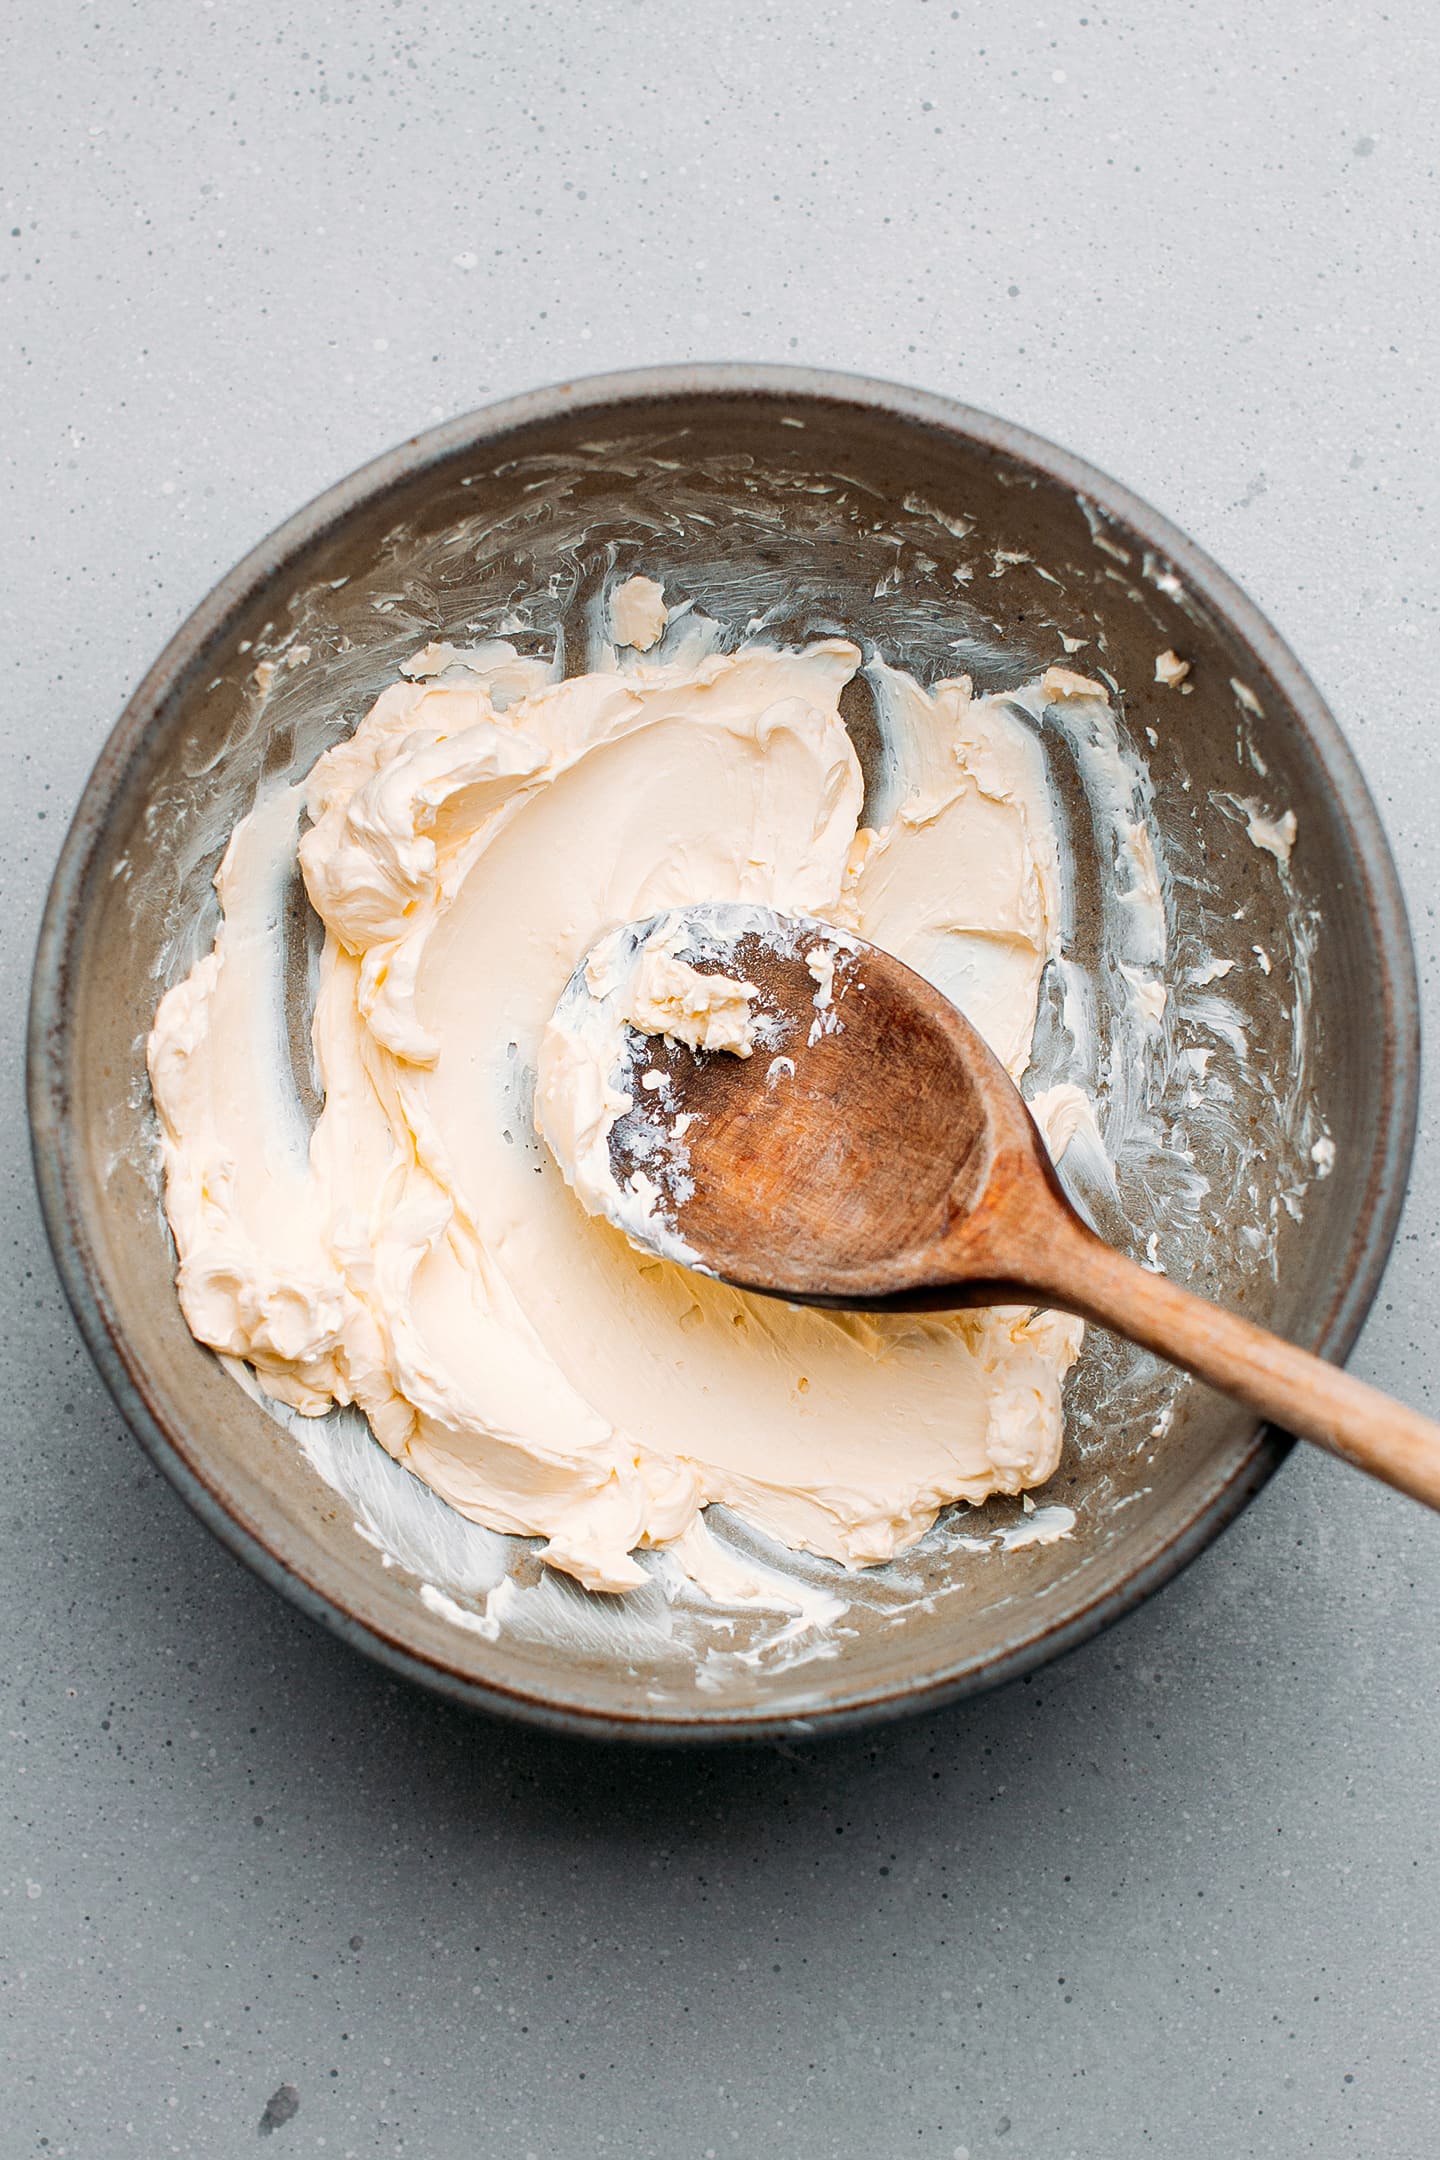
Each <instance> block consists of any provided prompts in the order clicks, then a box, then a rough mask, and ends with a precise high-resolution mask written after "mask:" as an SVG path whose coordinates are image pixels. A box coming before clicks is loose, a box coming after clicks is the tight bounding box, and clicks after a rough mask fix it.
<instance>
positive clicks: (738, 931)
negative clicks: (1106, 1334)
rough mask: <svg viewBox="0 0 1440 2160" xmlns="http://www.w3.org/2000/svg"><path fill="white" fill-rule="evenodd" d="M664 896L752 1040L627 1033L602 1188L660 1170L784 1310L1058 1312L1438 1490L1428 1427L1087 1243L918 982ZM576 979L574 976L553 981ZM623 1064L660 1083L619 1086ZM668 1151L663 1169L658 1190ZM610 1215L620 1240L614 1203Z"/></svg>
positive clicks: (838, 939)
mask: <svg viewBox="0 0 1440 2160" xmlns="http://www.w3.org/2000/svg"><path fill="white" fill-rule="evenodd" d="M683 912H684V916H685V919H686V921H687V923H688V924H689V925H691V926H692V927H693V928H695V929H696V930H698V932H699V933H700V948H697V949H701V948H703V949H704V950H705V951H708V954H709V956H708V957H704V956H702V957H700V958H697V959H695V960H694V963H693V964H694V966H695V967H696V969H697V971H698V972H700V973H702V974H704V973H724V974H728V975H730V976H732V977H734V976H739V977H741V978H743V979H744V980H745V981H746V982H748V983H749V984H750V985H753V986H754V988H755V990H756V992H757V997H756V1001H755V1009H756V1013H757V1016H758V1017H759V1018H760V1021H761V1030H762V1034H763V1036H764V1037H765V1040H764V1041H762V1042H761V1043H760V1044H759V1045H758V1046H757V1047H756V1049H755V1051H754V1052H753V1054H752V1055H751V1056H749V1057H748V1058H740V1057H736V1056H731V1055H725V1054H721V1053H718V1052H717V1053H703V1052H702V1053H700V1054H698V1055H697V1054H696V1053H695V1052H693V1051H692V1050H690V1049H688V1048H685V1047H684V1046H683V1045H681V1044H679V1043H676V1042H674V1041H671V1040H669V1039H668V1038H667V1039H662V1038H659V1037H647V1038H645V1040H644V1043H643V1047H642V1048H641V1049H640V1052H639V1058H638V1062H637V1063H635V1064H634V1069H633V1071H632V1072H630V1073H628V1075H627V1074H626V1073H624V1072H622V1073H620V1074H618V1075H616V1076H612V1077H614V1079H615V1084H617V1085H619V1086H622V1087H626V1088H627V1089H628V1090H629V1091H630V1092H631V1094H632V1099H633V1105H634V1107H633V1108H632V1109H631V1111H630V1112H628V1113H627V1114H626V1115H625V1116H623V1117H622V1118H621V1119H620V1120H619V1122H618V1123H617V1124H616V1125H615V1127H614V1129H613V1131H612V1133H611V1136H610V1154H611V1162H612V1166H613V1168H614V1171H615V1173H616V1176H617V1178H618V1179H619V1180H620V1182H621V1183H622V1184H623V1183H625V1181H626V1180H628V1178H629V1177H630V1176H631V1175H632V1174H633V1173H634V1171H635V1169H636V1168H637V1167H639V1166H640V1165H642V1164H644V1165H645V1166H646V1168H647V1174H652V1175H653V1174H654V1173H655V1171H656V1165H657V1163H659V1164H660V1165H661V1169H660V1173H659V1181H660V1186H661V1191H662V1196H664V1195H665V1194H666V1193H667V1191H668V1193H669V1194H670V1196H671V1199H670V1200H669V1201H668V1202H667V1203H666V1207H667V1212H668V1214H669V1218H670V1223H671V1224H672V1225H673V1227H674V1229H675V1230H676V1231H678V1233H679V1236H680V1237H681V1238H682V1239H683V1240H684V1241H685V1243H686V1244H687V1245H688V1246H689V1247H690V1248H691V1251H692V1252H693V1254H694V1256H695V1262H694V1264H696V1265H698V1266H700V1267H701V1268H703V1269H704V1270H705V1271H706V1272H707V1273H710V1274H714V1275H717V1276H720V1277H721V1278H723V1279H724V1280H725V1281H727V1282H731V1283H734V1284H735V1285H737V1287H740V1288H742V1289H746V1290H754V1291H761V1292H764V1293H766V1294H768V1295H771V1296H774V1297H782V1298H787V1299H790V1300H792V1301H794V1302H796V1303H801V1304H819V1305H847V1306H865V1307H880V1308H886V1307H888V1308H892V1309H894V1308H916V1307H922V1308H938V1307H953V1306H959V1305H994V1304H1018V1303H1022V1302H1025V1301H1027V1300H1038V1301H1040V1302H1042V1303H1044V1304H1046V1305H1053V1306H1058V1307H1060V1308H1061V1309H1062V1310H1063V1311H1066V1312H1073V1313H1079V1314H1081V1315H1082V1316H1083V1318H1085V1319H1086V1320H1090V1321H1094V1322H1096V1323H1098V1324H1099V1325H1100V1326H1102V1327H1107V1328H1111V1329H1113V1330H1114V1331H1115V1332H1116V1333H1117V1334H1119V1335H1123V1336H1126V1337H1128V1338H1129V1340H1130V1341H1132V1342H1136V1343H1141V1344H1143V1345H1144V1347H1145V1348H1146V1349H1147V1350H1152V1351H1155V1352H1156V1353H1157V1354H1158V1355H1160V1356H1161V1357H1165V1358H1168V1359H1170V1360H1171V1361H1172V1362H1173V1363H1174V1364H1176V1365H1180V1366H1183V1367H1184V1369H1185V1370H1186V1371H1187V1372H1191V1373H1194V1374H1195V1375H1196V1377H1197V1378H1198V1379H1201V1380H1205V1381H1208V1382H1209V1384H1210V1385H1211V1386H1212V1387H1216V1388H1219V1389H1221V1390H1222V1391H1223V1392H1224V1393H1225V1394H1227V1395H1232V1396H1234V1397H1235V1398H1236V1399H1237V1400H1238V1401H1240V1402H1243V1403H1244V1404H1246V1406H1247V1407H1248V1408H1249V1409H1251V1410H1254V1411H1255V1412H1256V1413H1257V1414H1258V1415H1259V1416H1260V1417H1262V1418H1265V1419H1268V1420H1269V1421H1270V1422H1272V1423H1274V1424H1276V1425H1280V1426H1283V1427H1284V1428H1285V1429H1286V1430H1287V1431H1288V1432H1292V1433H1296V1434H1298V1435H1300V1436H1301V1437H1302V1438H1304V1439H1306V1440H1313V1441H1316V1442H1317V1443H1318V1444H1319V1445H1320V1446H1321V1447H1324V1448H1328V1449H1329V1450H1330V1452H1331V1453H1332V1454H1335V1455H1339V1456H1341V1457H1342V1458H1343V1459H1344V1460H1345V1461H1346V1462H1349V1463H1353V1464H1354V1465H1355V1466H1356V1467H1357V1468H1359V1469H1362V1470H1367V1471H1369V1472H1370V1473H1371V1474H1372V1475H1373V1476H1375V1477H1378V1478H1383V1479H1384V1480H1385V1482H1386V1483H1387V1484H1390V1485H1393V1486H1394V1487H1395V1488H1396V1489H1397V1490H1398V1491H1400V1492H1405V1493H1409V1494H1411V1495H1412V1496H1413V1497H1414V1498H1415V1499H1417V1500H1422V1501H1424V1502H1426V1503H1427V1505H1429V1506H1430V1507H1435V1508H1440V1425H1436V1424H1434V1423H1432V1422H1431V1421H1430V1419H1428V1418H1424V1417H1421V1416H1419V1415H1418V1414H1417V1413H1416V1412H1415V1411H1413V1410H1408V1409H1406V1408H1405V1407H1404V1406H1403V1405H1401V1404H1399V1403H1397V1402H1393V1401H1391V1399H1390V1398H1389V1397H1388V1396H1385V1395H1382V1394H1381V1393H1380V1392H1379V1390H1378V1389H1376V1388H1372V1387H1367V1386H1366V1385H1365V1384H1364V1383H1363V1382H1362V1381H1359V1380H1354V1379H1351V1378H1350V1376H1349V1375H1348V1374H1347V1373H1345V1372H1342V1371H1340V1370H1338V1369H1337V1368H1336V1367H1335V1366H1332V1365H1328V1364H1326V1363H1325V1362H1324V1361H1323V1360H1322V1359H1320V1358H1317V1357H1312V1356H1311V1355H1310V1354H1309V1353H1308V1352H1307V1351H1304V1350H1299V1349H1296V1348H1295V1346H1294V1345H1293V1344H1291V1343H1288V1342H1285V1341H1283V1340H1282V1339H1281V1338H1280V1337H1279V1336H1276V1335H1271V1334H1269V1333H1267V1332H1266V1330H1265V1329H1264V1328H1260V1327H1257V1326H1255V1325H1254V1324H1253V1322H1251V1321H1249V1320H1245V1319H1242V1318H1240V1316H1239V1315H1238V1314H1235V1313H1231V1312H1226V1311H1224V1310H1222V1309H1221V1308H1220V1307H1219V1306H1216V1305H1211V1304H1208V1303H1207V1302H1206V1301H1205V1300H1204V1299H1202V1298H1199V1297H1196V1296H1193V1295H1192V1294H1191V1292H1189V1291H1188V1290H1182V1289H1181V1288H1180V1287H1179V1285H1178V1284H1176V1283H1174V1282H1171V1281H1170V1280H1169V1279H1168V1277H1166V1276H1164V1275H1161V1274H1156V1273H1152V1272H1151V1271H1150V1270H1148V1269H1146V1268H1142V1267H1139V1266H1137V1265H1136V1263H1135V1262H1134V1261H1132V1260H1127V1259H1125V1258H1123V1257H1122V1256H1121V1255H1120V1254H1119V1253H1117V1252H1115V1251H1114V1250H1113V1249H1112V1248H1111V1247H1110V1246H1109V1245H1107V1244H1105V1242H1104V1241H1103V1240H1102V1239H1101V1238H1099V1237H1097V1236H1096V1235H1095V1233H1094V1232H1093V1231H1092V1230H1090V1229H1088V1228H1087V1227H1086V1225H1085V1224H1084V1223H1083V1222H1082V1221H1081V1219H1080V1217H1079V1216H1078V1215H1077V1214H1076V1212H1075V1210H1074V1208H1073V1207H1072V1206H1071V1204H1070V1202H1069V1200H1068V1199H1067V1198H1066V1197H1065V1193H1064V1191H1063V1189H1062V1188H1061V1185H1060V1181H1059V1179H1058V1178H1057V1177H1056V1174H1055V1171H1054V1168H1053V1166H1052V1164H1051V1161H1050V1156H1049V1154H1048V1152H1047V1150H1046V1146H1045V1143H1044V1141H1043V1139H1042V1138H1041V1136H1040V1132H1039V1129H1038V1128H1037V1126H1036V1124H1035V1122H1034V1120H1033V1118H1032V1117H1031V1115H1030V1113H1029V1111H1028V1110H1027V1108H1026V1106H1025V1104H1024V1102H1023V1100H1022V1099H1021V1096H1020V1093H1019V1090H1018V1089H1017V1088H1016V1086H1015V1084H1014V1082H1013V1081H1012V1080H1011V1079H1010V1077H1009V1075H1008V1073H1007V1072H1006V1071H1005V1069H1004V1067H1003V1066H1002V1065H1001V1064H1000V1062H999V1060H998V1059H997V1058H996V1057H995V1056H994V1055H993V1054H992V1052H991V1051H990V1050H989V1049H988V1047H987V1046H986V1044H985V1043H984V1041H983V1040H982V1039H981V1037H980V1035H979V1034H978V1033H977V1031H976V1030H975V1029H974V1028H973V1027H972V1026H971V1025H970V1023H969V1022H968V1021H967V1020H965V1019H964V1018H963V1017H962V1015H961V1014H960V1013H959V1012H957V1011H956V1009H955V1007H954V1006H953V1005H952V1004H950V1002H949V1001H948V999H946V998H944V997H942V996H941V995H940V993H939V992H938V991H937V990H934V989H932V987H931V986H930V984H929V983H927V982H925V981H924V980H923V979H922V978H921V977H920V976H918V975H916V974H914V973H913V972H912V971H911V969H909V968H907V967H904V966H902V964H901V963H900V962H899V961H898V960H895V959H892V958H891V956H890V955H889V954H888V953H884V952H881V951H880V950H879V949H878V947H876V946H873V945H868V944H865V943H864V942H863V941H862V940H860V939H857V938H853V937H851V936H849V935H848V933H846V932H844V931H837V930H836V929H834V928H833V926H831V925H828V924H824V923H820V922H817V921H813V920H806V919H805V918H800V917H787V916H781V915H772V914H770V913H769V911H768V910H761V909H757V908H755V907H750V906H746V907H739V908H737V907H726V906H723V905H718V904H717V905H715V906H708V907H700V908H689V909H686V910H684V911H683ZM672 919H673V918H672ZM647 927H648V926H644V925H641V926H637V929H636V931H635V933H634V935H635V936H636V939H637V943H638V942H643V936H644V933H645V930H646V928H647ZM811 956H818V957H817V959H816V965H815V966H811V965H809V964H807V963H808V961H809V960H810V958H811ZM825 956H828V958H829V959H830V960H833V962H834V981H833V991H832V993H831V996H830V997H829V998H828V999H827V998H826V996H825V995H824V981H825V974H826V966H827V960H826V957H825ZM817 971H818V972H817ZM582 986H583V970H582V971H580V972H578V973H577V976H576V977H575V979H574V981H573V982H572V986H571V990H570V991H569V992H567V998H570V997H573V995H575V994H576V993H577V991H578V990H579V989H580V988H581V987H582ZM564 1003H565V1001H564V1000H562V1007H561V1009H562V1010H563V1009H564ZM630 1044H631V1050H632V1053H633V1051H634V1038H633V1037H632V1038H630ZM642 1070H643V1071H645V1072H647V1073H651V1074H652V1075H653V1072H654V1071H655V1070H658V1071H660V1072H661V1073H663V1075H664V1078H665V1081H666V1083H668V1084H667V1085H664V1086H660V1085H658V1084H657V1083H656V1082H655V1081H654V1079H653V1077H652V1078H651V1080H650V1084H649V1086H648V1087H646V1086H643V1085H636V1084H635V1076H636V1075H637V1074H638V1073H640V1072H641V1071H642ZM677 1114H684V1115H685V1116H686V1117H688V1120H689V1122H688V1124H687V1125H686V1126H683V1127H682V1128H681V1130H682V1133H683V1140H682V1141H681V1143H680V1144H679V1152H678V1154H677V1147H676V1143H675V1140H674V1137H673V1135H674V1130H675V1120H676V1117H677ZM667 1150H668V1160H669V1162H670V1164H671V1167H672V1170H673V1169H674V1168H675V1167H676V1166H677V1164H678V1169H679V1173H680V1174H679V1175H678V1177H676V1176H674V1175H672V1176H671V1177H670V1178H669V1180H668V1185H667V1178H666V1175H665V1169H664V1165H665V1163H666V1161H667ZM622 1227H624V1228H626V1229H627V1231H629V1233H630V1234H631V1235H632V1236H633V1235H634V1227H633V1221H632V1219H631V1218H630V1217H628V1216H627V1218H626V1220H625V1222H624V1223H623V1224H622Z"/></svg>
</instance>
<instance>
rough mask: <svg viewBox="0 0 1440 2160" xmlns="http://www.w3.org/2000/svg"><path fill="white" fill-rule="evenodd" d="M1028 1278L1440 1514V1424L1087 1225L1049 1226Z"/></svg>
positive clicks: (1062, 1302)
mask: <svg viewBox="0 0 1440 2160" xmlns="http://www.w3.org/2000/svg"><path fill="white" fill-rule="evenodd" d="M1050 1228H1051V1232H1052V1235H1051V1238H1050V1241H1049V1244H1048V1247H1047V1250H1046V1252H1045V1253H1044V1255H1043V1257H1042V1256H1041V1255H1039V1254H1037V1255H1035V1256H1034V1261H1033V1265H1031V1266H1029V1267H1028V1268H1027V1271H1026V1280H1027V1282H1028V1283H1031V1284H1032V1285H1033V1287H1034V1288H1035V1289H1037V1290H1043V1291H1045V1292H1046V1293H1047V1294H1049V1295H1050V1296H1052V1297H1053V1298H1054V1300H1055V1303H1056V1304H1057V1305H1061V1306H1063V1307H1065V1309H1066V1310H1067V1311H1070V1312H1077V1313H1079V1314H1080V1315H1081V1316H1082V1318H1084V1319H1086V1320H1095V1321H1098V1322H1099V1324H1100V1325H1101V1326H1102V1327H1107V1328H1112V1329H1113V1330H1114V1331H1115V1333H1116V1334H1117V1335H1124V1336H1126V1337H1128V1339H1129V1340H1130V1341H1131V1342H1137V1343H1142V1344H1143V1345H1144V1347H1145V1348H1146V1349H1147V1350H1154V1351H1155V1352H1157V1353H1158V1355H1159V1356H1161V1357H1164V1358H1169V1359H1170V1361H1171V1362H1172V1364H1175V1365H1180V1366H1183V1367H1184V1369H1185V1371H1186V1372H1191V1373H1194V1374H1195V1376H1196V1378H1197V1379H1199V1380H1205V1381H1208V1382H1209V1384H1210V1386H1211V1387H1216V1388H1219V1389H1220V1390H1221V1391H1222V1393H1224V1394H1226V1395H1233V1396H1234V1397H1235V1398H1236V1399H1237V1401H1239V1402H1243V1403H1247V1404H1248V1405H1249V1407H1250V1408H1251V1409H1252V1410H1256V1411H1258V1412H1259V1414H1260V1415H1261V1416H1262V1417H1263V1418H1266V1419H1268V1420H1269V1421H1270V1422H1271V1423H1272V1424H1275V1425H1280V1426H1283V1427H1284V1429H1285V1431H1286V1432H1292V1433H1295V1434H1297V1435H1298V1436H1299V1437H1300V1438H1301V1439H1303V1440H1313V1441H1315V1442H1316V1443H1317V1444H1318V1445H1319V1446H1320V1447H1323V1448H1328V1449H1329V1451H1330V1453H1331V1454H1332V1455H1338V1456H1340V1457H1341V1459H1342V1460H1343V1461H1345V1462H1348V1463H1353V1464H1354V1465H1355V1467H1356V1468H1357V1469H1359V1470H1367V1471H1369V1473H1370V1475H1371V1476H1372V1477H1377V1478H1382V1479H1383V1480H1384V1482H1385V1483H1386V1484H1387V1485H1393V1486H1394V1487H1395V1489H1396V1491H1397V1492H1403V1493H1409V1495H1410V1496H1411V1498H1412V1499H1414V1500H1421V1501H1423V1502H1424V1503H1425V1505H1426V1506H1427V1507H1432V1508H1440V1425H1437V1424H1435V1423H1434V1422H1433V1421H1432V1420H1431V1419H1430V1418H1427V1417H1421V1416H1420V1414H1419V1412H1418V1411H1415V1410H1409V1409H1407V1408H1406V1407H1405V1405H1404V1404H1403V1403H1398V1402H1394V1401H1392V1400H1391V1398H1390V1397H1389V1396H1388V1395H1382V1394H1381V1392H1380V1390H1379V1389H1378V1388H1373V1387H1367V1386H1366V1385H1365V1383H1364V1381H1363V1380H1353V1379H1352V1378H1351V1377H1350V1375H1349V1373H1347V1372H1342V1371H1341V1369H1340V1368H1339V1367H1338V1366H1335V1365H1328V1364H1327V1363H1326V1362H1325V1360H1324V1359H1323V1358H1317V1357H1312V1356H1311V1355H1310V1353H1309V1351H1308V1350H1297V1349H1296V1347H1295V1345H1294V1344H1293V1343H1288V1342H1286V1341H1284V1339H1283V1338H1282V1337H1281V1336H1279V1335H1271V1334H1270V1333H1269V1332H1268V1331H1267V1330H1266V1329H1265V1328H1261V1327H1256V1326H1255V1325H1254V1323H1253V1322H1252V1321H1250V1320H1242V1319H1241V1318H1240V1317H1239V1315H1238V1314H1236V1313H1230V1312H1226V1311H1224V1310H1223V1309H1222V1307H1220V1306H1218V1305H1211V1304H1208V1303H1207V1302H1206V1300H1205V1299H1204V1298H1199V1297H1195V1296H1194V1295H1193V1294H1192V1293H1191V1292H1190V1291H1189V1290H1182V1289H1181V1288H1180V1287H1179V1285H1178V1284H1176V1283H1173V1282H1171V1281H1170V1280H1169V1278H1168V1277H1167V1276H1165V1275H1156V1274H1152V1273H1151V1272H1150V1270H1149V1269H1148V1268H1142V1267H1137V1266H1136V1264H1135V1262H1134V1261H1133V1260H1126V1259H1124V1258H1123V1257H1122V1256H1121V1255H1120V1254H1119V1253H1117V1252H1115V1251H1114V1250H1113V1249H1112V1248H1111V1247H1110V1246H1108V1245H1106V1244H1104V1243H1103V1242H1102V1241H1101V1240H1100V1239H1099V1238H1097V1237H1095V1236H1093V1235H1092V1233H1091V1232H1090V1231H1089V1230H1087V1229H1086V1228H1085V1227H1084V1225H1083V1224H1082V1223H1080V1222H1078V1221H1074V1220H1068V1221H1064V1222H1063V1223H1056V1224H1052V1225H1051V1226H1050Z"/></svg>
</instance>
